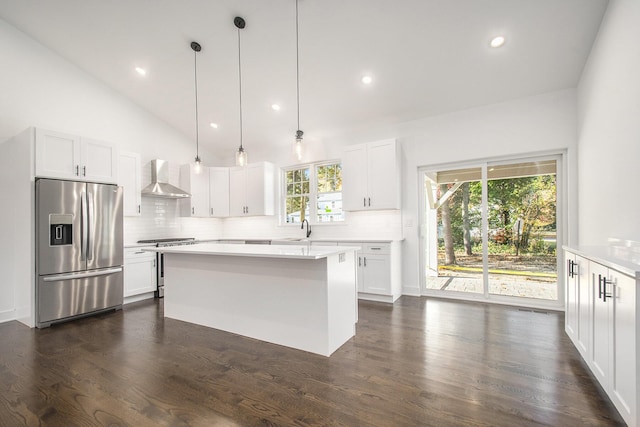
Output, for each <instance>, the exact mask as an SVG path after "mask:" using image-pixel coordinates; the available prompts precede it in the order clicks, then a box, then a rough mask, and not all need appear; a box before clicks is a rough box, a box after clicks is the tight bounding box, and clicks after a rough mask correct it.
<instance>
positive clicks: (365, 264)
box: [338, 241, 402, 303]
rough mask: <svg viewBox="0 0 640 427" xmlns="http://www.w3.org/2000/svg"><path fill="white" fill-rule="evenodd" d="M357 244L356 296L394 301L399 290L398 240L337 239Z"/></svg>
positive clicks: (400, 287) (400, 291) (348, 243)
mask: <svg viewBox="0 0 640 427" xmlns="http://www.w3.org/2000/svg"><path fill="white" fill-rule="evenodd" d="M338 245H339V246H360V248H361V249H360V250H359V251H358V252H357V254H356V256H357V259H356V263H357V283H358V298H359V299H364V300H370V301H380V302H390V303H392V302H394V301H395V300H397V299H398V298H399V297H400V295H401V294H402V283H401V282H402V280H401V270H400V269H401V266H400V263H401V262H400V258H401V257H400V242H396V241H394V242H390V243H387V242H384V243H377V242H375V243H372V242H338Z"/></svg>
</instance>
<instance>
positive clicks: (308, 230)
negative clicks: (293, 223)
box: [300, 219, 311, 239]
mask: <svg viewBox="0 0 640 427" xmlns="http://www.w3.org/2000/svg"><path fill="white" fill-rule="evenodd" d="M305 222H306V223H307V239H308V238H309V236H311V226H310V225H309V221H307V220H306V219H303V220H302V225H301V226H300V229H301V230H304V223H305Z"/></svg>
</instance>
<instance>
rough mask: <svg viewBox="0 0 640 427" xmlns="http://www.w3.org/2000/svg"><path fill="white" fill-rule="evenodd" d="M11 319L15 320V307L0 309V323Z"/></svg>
mask: <svg viewBox="0 0 640 427" xmlns="http://www.w3.org/2000/svg"><path fill="white" fill-rule="evenodd" d="M11 320H16V310H15V309H11V310H5V311H0V323H4V322H10V321H11Z"/></svg>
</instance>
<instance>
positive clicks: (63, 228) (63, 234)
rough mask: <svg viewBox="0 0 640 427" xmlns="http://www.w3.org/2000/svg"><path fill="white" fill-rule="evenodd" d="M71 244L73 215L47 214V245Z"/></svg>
mask: <svg viewBox="0 0 640 427" xmlns="http://www.w3.org/2000/svg"><path fill="white" fill-rule="evenodd" d="M72 244H73V215H72V214H50V215H49V246H67V245H72Z"/></svg>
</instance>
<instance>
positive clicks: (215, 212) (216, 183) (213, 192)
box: [209, 168, 229, 218]
mask: <svg viewBox="0 0 640 427" xmlns="http://www.w3.org/2000/svg"><path fill="white" fill-rule="evenodd" d="M209 216H212V217H215V218H224V217H228V216H229V168H209Z"/></svg>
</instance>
